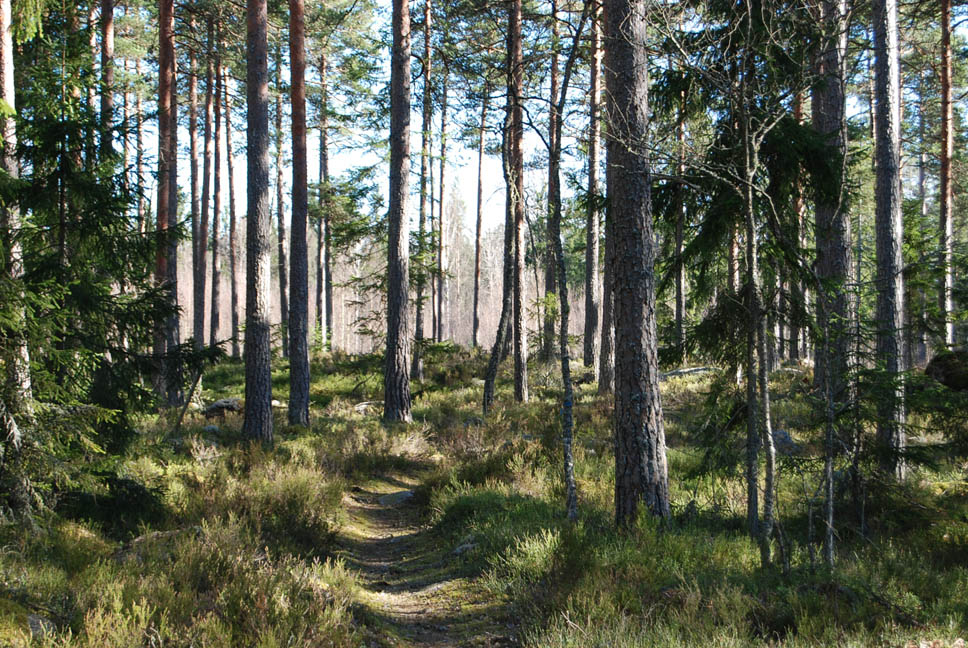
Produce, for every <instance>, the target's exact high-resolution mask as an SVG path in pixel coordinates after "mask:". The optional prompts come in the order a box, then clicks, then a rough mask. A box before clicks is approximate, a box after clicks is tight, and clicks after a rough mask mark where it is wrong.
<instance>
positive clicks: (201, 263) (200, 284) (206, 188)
mask: <svg viewBox="0 0 968 648" xmlns="http://www.w3.org/2000/svg"><path fill="white" fill-rule="evenodd" d="M214 29H215V27H214V21H213V20H212V19H211V18H209V19H208V27H207V31H206V38H207V41H206V42H207V45H208V51H207V53H206V57H205V59H206V60H205V130H204V134H203V136H202V137H203V145H202V148H203V151H204V152H203V154H202V196H201V220H200V222H199V226H198V264H197V265H196V266H195V294H194V310H193V327H192V336H193V337H194V338H195V348H196V349H200V348H202V346H204V345H205V292H206V283H207V279H208V276H207V274H206V271H207V261H208V235H209V232H208V230H209V206H210V205H211V196H212V117H213V114H214V113H213V108H214V106H213V105H212V99H213V95H214V90H215V82H214V74H213V68H212V62H213V58H214V51H213V48H214V41H215V36H214Z"/></svg>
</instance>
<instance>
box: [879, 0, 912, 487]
mask: <svg viewBox="0 0 968 648" xmlns="http://www.w3.org/2000/svg"><path fill="white" fill-rule="evenodd" d="M873 8H874V11H873V17H874V56H875V75H874V84H875V114H876V117H877V119H876V122H877V125H876V128H877V131H876V134H877V137H876V145H877V155H876V157H877V182H876V186H875V199H876V213H875V230H876V237H877V249H876V257H877V280H876V283H877V357H878V362H879V363H883V365H882V366H883V369H884V370H885V374H886V376H885V380H886V381H888V382H889V384H887V385H886V386H885V389H884V393H883V395H882V398H880V399H879V400H880V402H879V403H878V418H879V420H878V423H877V437H878V444H879V446H880V448H879V450H880V453H881V459H880V465H881V469H882V470H883V471H884V472H885V473H888V474H891V475H894V476H895V477H897V478H899V479H900V478H903V477H904V461H903V460H902V458H901V457H900V452H902V451H903V449H904V446H905V433H904V427H903V426H904V418H905V417H904V391H903V382H902V380H901V372H902V371H903V370H904V366H903V356H902V353H901V336H902V330H903V313H904V289H903V280H902V274H901V272H902V263H903V261H902V258H901V247H902V237H903V222H902V214H901V178H900V166H901V165H900V137H901V115H900V105H899V100H900V63H899V54H898V29H897V3H896V0H874V4H873Z"/></svg>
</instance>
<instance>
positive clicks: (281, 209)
mask: <svg viewBox="0 0 968 648" xmlns="http://www.w3.org/2000/svg"><path fill="white" fill-rule="evenodd" d="M283 195H284V194H283V188H282V47H281V46H279V45H276V233H277V234H278V236H277V238H276V241H277V243H278V249H279V317H280V327H281V329H282V357H283V358H288V357H289V255H288V245H287V241H286V216H285V214H286V210H285V204H286V203H285V200H284V199H283Z"/></svg>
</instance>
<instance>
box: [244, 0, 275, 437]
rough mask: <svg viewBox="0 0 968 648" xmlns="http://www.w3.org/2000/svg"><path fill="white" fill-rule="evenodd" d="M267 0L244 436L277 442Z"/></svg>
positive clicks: (252, 39) (252, 141)
mask: <svg viewBox="0 0 968 648" xmlns="http://www.w3.org/2000/svg"><path fill="white" fill-rule="evenodd" d="M268 21H269V17H268V9H267V6H266V0H248V4H247V7H246V95H247V99H248V101H247V109H246V115H247V119H248V129H247V151H248V155H247V158H248V171H247V174H246V180H247V181H246V193H247V194H248V196H247V205H248V209H247V221H248V222H247V224H246V299H245V419H244V422H243V424H242V433H243V436H245V437H247V438H250V439H258V440H260V441H263V442H272V373H271V368H270V362H271V353H272V350H271V348H270V343H271V338H270V326H269V282H270V279H271V277H270V267H269V264H270V254H269V247H270V243H269V232H270V229H271V227H270V223H271V217H270V213H269V65H268V55H269V52H268V50H269V43H268V37H267V27H268Z"/></svg>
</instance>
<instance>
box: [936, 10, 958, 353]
mask: <svg viewBox="0 0 968 648" xmlns="http://www.w3.org/2000/svg"><path fill="white" fill-rule="evenodd" d="M951 71H952V70H951V0H941V177H940V179H939V180H940V184H941V187H940V190H941V195H940V202H941V222H940V227H939V228H938V229H939V232H940V233H941V272H942V284H941V292H940V294H939V296H938V302H939V304H938V305H939V307H940V310H941V316H942V318H943V321H944V344H945V346H946V347H951V346H952V345H954V343H955V324H954V321H953V320H952V319H951V316H952V313H954V298H953V290H954V271H953V265H952V260H953V256H954V217H953V213H954V212H953V211H952V208H953V206H954V192H953V189H952V178H951V158H952V156H953V155H954V112H953V110H952V97H951Z"/></svg>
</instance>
